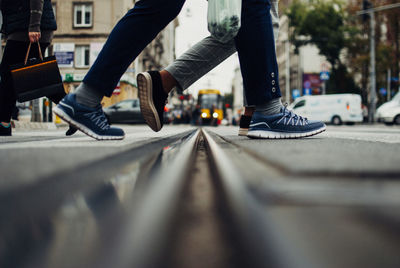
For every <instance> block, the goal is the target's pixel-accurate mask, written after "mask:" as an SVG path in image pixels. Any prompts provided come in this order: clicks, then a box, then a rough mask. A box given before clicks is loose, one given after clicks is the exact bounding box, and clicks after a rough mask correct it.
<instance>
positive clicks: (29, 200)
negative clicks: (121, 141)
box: [0, 130, 195, 268]
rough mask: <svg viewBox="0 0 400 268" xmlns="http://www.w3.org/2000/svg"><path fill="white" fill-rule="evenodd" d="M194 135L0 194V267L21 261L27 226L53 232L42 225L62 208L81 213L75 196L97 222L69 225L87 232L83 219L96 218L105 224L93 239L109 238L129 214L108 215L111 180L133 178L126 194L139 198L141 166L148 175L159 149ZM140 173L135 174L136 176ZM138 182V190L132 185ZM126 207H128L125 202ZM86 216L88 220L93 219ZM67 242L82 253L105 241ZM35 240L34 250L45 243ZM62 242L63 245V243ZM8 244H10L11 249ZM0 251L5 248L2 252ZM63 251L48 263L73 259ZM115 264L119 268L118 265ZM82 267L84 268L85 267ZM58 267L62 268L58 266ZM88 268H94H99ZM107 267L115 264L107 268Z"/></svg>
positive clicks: (188, 133) (93, 258)
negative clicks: (129, 189) (83, 199)
mask: <svg viewBox="0 0 400 268" xmlns="http://www.w3.org/2000/svg"><path fill="white" fill-rule="evenodd" d="M194 132H195V131H194V130H190V131H185V132H183V133H180V134H177V135H173V136H170V137H166V138H163V139H159V140H157V141H154V140H151V141H149V142H147V143H146V144H143V145H140V146H137V147H134V148H132V149H129V150H127V151H124V152H121V153H117V154H115V155H111V156H107V157H105V158H103V159H100V160H96V161H94V162H92V163H89V164H85V165H83V166H81V167H79V168H76V169H73V170H69V171H62V172H60V173H58V174H55V175H51V176H48V177H46V178H44V179H42V180H40V181H39V182H38V183H35V184H32V185H28V186H25V187H20V188H18V189H15V190H12V191H8V192H0V213H1V214H2V217H1V219H0V266H1V267H3V265H2V263H7V262H10V261H11V262H12V261H13V258H15V256H21V258H19V259H21V260H22V259H23V258H22V257H23V254H24V253H23V252H18V251H19V250H20V246H22V248H24V247H23V243H26V241H23V240H24V239H25V240H26V239H27V238H24V236H23V234H25V233H26V232H25V231H24V230H26V231H28V232H29V230H30V229H29V228H31V227H32V225H35V226H41V225H42V223H45V224H46V226H44V227H43V228H45V229H50V230H52V229H53V226H51V227H49V226H47V224H49V223H50V222H52V220H54V217H55V216H56V215H58V214H60V213H61V211H62V210H63V208H65V207H74V210H75V211H76V212H80V213H81V212H82V211H81V210H82V207H80V206H79V204H74V202H75V201H74V200H75V199H76V198H77V197H78V198H82V197H83V198H85V199H86V203H87V205H88V206H92V207H91V208H90V209H91V212H92V213H93V214H95V215H94V216H95V217H98V216H99V217H100V218H98V219H93V218H90V219H84V220H83V219H80V218H75V219H69V220H68V225H70V224H72V223H73V224H77V225H79V226H80V227H79V228H82V227H85V228H88V229H89V228H90V226H86V225H85V224H87V222H88V221H89V222H90V220H95V221H96V223H97V224H98V225H99V226H102V225H104V224H106V225H107V227H106V228H103V229H102V231H101V233H99V234H98V236H99V237H92V238H94V239H97V238H102V237H100V236H106V237H110V236H113V233H115V230H113V229H112V228H116V227H118V226H120V225H122V224H124V222H125V216H126V215H127V217H129V215H131V213H123V215H120V214H119V213H116V211H112V210H114V209H115V208H114V207H113V208H109V207H108V206H109V205H110V204H107V202H108V203H110V202H109V201H111V203H113V202H112V201H113V200H107V199H110V198H111V199H113V198H117V199H118V197H117V196H115V193H110V191H112V192H115V190H116V189H115V186H116V185H114V186H113V184H114V183H117V184H118V182H115V180H117V181H118V178H121V177H122V181H123V180H126V179H128V180H133V182H134V183H135V180H138V181H137V183H135V189H134V190H135V191H136V193H130V195H133V196H135V195H136V194H138V192H139V193H140V191H141V190H142V188H146V186H147V184H148V183H149V180H148V177H147V176H149V173H148V172H147V171H146V172H143V171H142V170H141V169H143V168H144V169H147V170H149V172H151V171H152V170H154V169H155V168H157V166H158V165H159V164H160V163H159V162H157V163H152V162H149V160H154V159H155V158H158V160H159V157H158V156H159V155H160V152H161V154H162V152H163V151H165V150H163V148H168V147H169V146H172V145H173V144H174V143H178V144H181V143H182V141H185V140H187V138H188V137H191V136H193V133H194ZM172 171H174V170H172ZM139 172H140V174H138V173H139ZM174 174H175V173H172V174H171V176H173V175H174ZM132 176H135V177H132ZM137 176H139V177H137ZM140 176H141V177H140ZM127 177H129V178H127ZM138 183H139V186H137V184H138ZM136 188H138V190H136ZM110 196H111V197H110ZM130 200H131V198H130V199H129V200H127V201H129V202H131V201H130ZM120 201H121V200H117V202H120ZM105 202H106V203H105ZM96 203H97V204H96ZM121 205H122V204H121ZM123 205H124V206H125V205H126V204H123ZM127 205H128V206H130V203H129V204H127ZM120 207H121V206H120ZM83 210H85V209H83ZM82 214H83V213H82ZM106 214H107V215H106ZM125 214H126V215H125ZM110 215H111V216H116V218H113V219H112V220H113V221H114V224H109V221H110V219H109V217H110ZM85 217H87V215H85ZM90 217H93V215H91V216H90ZM76 221H79V222H76ZM109 227H110V228H109ZM21 234H22V235H21ZM20 236H21V237H20ZM73 236H74V235H73V234H71V236H70V237H73ZM21 239H22V240H21ZM73 239H75V240H73ZM70 240H73V241H74V242H76V245H75V247H77V248H80V249H81V252H83V249H85V247H87V246H89V247H96V248H108V245H107V242H105V241H103V242H102V243H100V244H93V243H95V240H92V241H86V242H88V244H79V243H81V242H80V241H79V237H78V238H70ZM32 242H33V241H32ZM34 242H35V243H37V246H38V247H40V246H41V245H40V243H41V242H43V243H44V244H46V243H47V242H46V241H39V240H37V241H34ZM64 242H66V243H67V244H65V245H64V244H63V243H64ZM58 243H60V245H59V246H61V245H63V246H64V248H63V249H65V250H66V251H67V250H71V248H70V246H71V245H68V241H58ZM7 245H12V247H9V246H7ZM49 246H51V245H47V247H49ZM53 246H55V245H53ZM4 247H8V248H4ZM2 249H7V251H5V250H2ZM32 250H33V248H32ZM72 251H73V250H72ZM65 253H66V254H62V255H60V256H58V257H56V258H55V259H53V261H57V262H59V263H67V262H68V259H69V258H71V257H73V258H72V259H74V257H75V256H74V255H73V254H72V255H71V256H69V255H68V254H67V252H65ZM15 254H17V255H15ZM21 254H22V255H21ZM53 257H54V256H53ZM97 257H98V256H97V252H94V251H93V252H91V253H90V254H88V255H87V256H84V259H82V261H85V263H86V262H88V263H92V262H95V261H96V258H97ZM104 257H107V256H104ZM10 258H11V259H10ZM27 261H29V260H27ZM38 261H41V260H38ZM44 263H46V260H43V264H41V265H40V267H51V266H46V265H45V264H44ZM78 264H79V261H78ZM116 264H118V262H117V263H116ZM22 265H23V264H22V263H19V265H18V266H19V267H24V266H22ZM84 266H85V267H88V266H87V265H86V264H85V265H84ZM4 267H7V266H4ZM53 267H54V266H53ZM59 267H63V266H61V264H60V266H59ZM77 267H82V266H77ZM93 267H96V268H97V267H101V266H93ZM108 267H119V266H115V265H110V266H108Z"/></svg>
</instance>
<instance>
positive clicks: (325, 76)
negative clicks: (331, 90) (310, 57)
mask: <svg viewBox="0 0 400 268" xmlns="http://www.w3.org/2000/svg"><path fill="white" fill-rule="evenodd" d="M319 78H320V79H321V80H322V81H327V80H329V78H330V73H329V72H327V71H325V72H320V73H319Z"/></svg>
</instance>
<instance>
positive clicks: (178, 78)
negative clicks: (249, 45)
mask: <svg viewBox="0 0 400 268" xmlns="http://www.w3.org/2000/svg"><path fill="white" fill-rule="evenodd" d="M235 51H236V49H235V45H234V42H233V40H232V41H231V42H228V43H226V44H224V43H221V42H219V41H217V40H216V39H215V38H213V37H207V38H205V39H203V40H202V41H200V42H199V43H197V44H196V45H195V46H193V47H192V48H190V49H189V50H188V51H187V52H186V53H184V54H183V55H182V56H181V57H179V58H178V59H177V60H175V62H174V63H172V64H171V65H169V66H168V67H167V68H166V69H165V70H162V71H161V72H158V71H150V72H144V73H140V74H139V75H138V78H137V81H138V88H139V98H140V105H141V106H140V108H141V111H142V114H143V117H144V119H145V120H146V123H147V124H148V125H149V126H150V128H151V129H153V130H154V131H159V130H160V129H161V128H162V126H163V123H162V121H163V113H164V106H165V98H166V97H167V94H168V93H169V92H170V91H171V90H172V88H174V87H175V86H178V87H179V88H181V89H182V90H184V89H186V88H188V87H189V86H190V85H191V84H192V83H194V82H195V81H196V80H198V79H199V78H200V77H202V76H203V75H204V74H206V73H208V72H209V71H210V70H211V69H213V68H214V67H215V66H217V65H218V64H219V63H221V62H222V61H224V60H225V59H226V58H228V57H229V56H231V55H232V54H233V53H234V52H235ZM160 96H161V97H160Z"/></svg>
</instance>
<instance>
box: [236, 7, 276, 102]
mask: <svg viewBox="0 0 400 268" xmlns="http://www.w3.org/2000/svg"><path fill="white" fill-rule="evenodd" d="M270 10H271V2H270V1H269V0H243V5H242V19H241V28H240V31H239V33H238V35H237V36H236V38H235V44H236V49H237V51H238V55H239V61H240V69H241V72H242V77H243V87H244V91H245V95H246V100H247V104H248V105H250V106H252V105H257V104H264V103H266V102H268V101H270V100H272V99H275V98H279V97H281V91H280V87H279V73H278V64H277V61H276V53H275V40H274V32H273V27H272V20H271V13H270Z"/></svg>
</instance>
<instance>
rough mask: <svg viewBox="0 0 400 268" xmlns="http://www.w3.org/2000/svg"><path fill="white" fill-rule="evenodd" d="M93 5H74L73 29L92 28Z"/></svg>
mask: <svg viewBox="0 0 400 268" xmlns="http://www.w3.org/2000/svg"><path fill="white" fill-rule="evenodd" d="M92 15H93V5H92V4H75V5H74V27H80V28H82V27H92V17H93V16H92Z"/></svg>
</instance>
